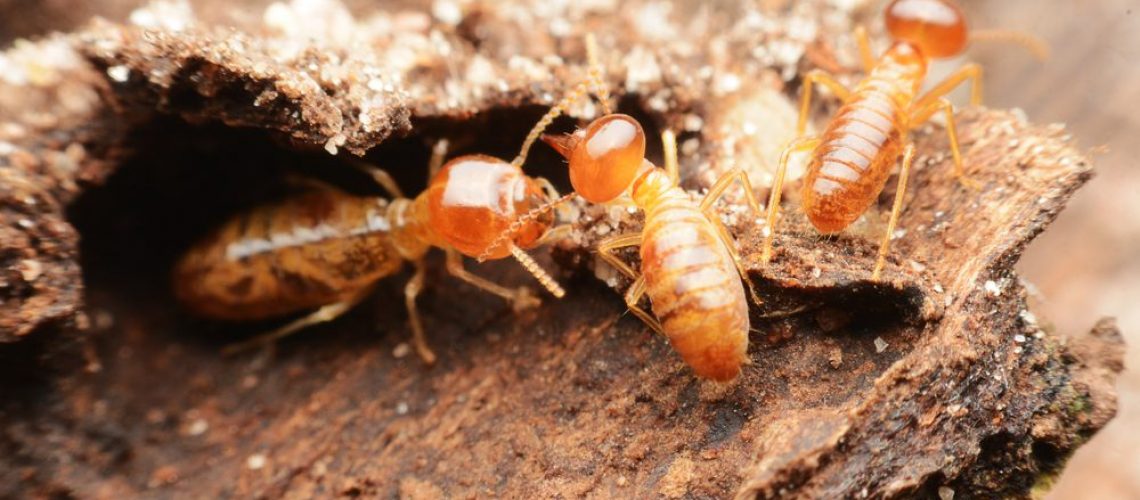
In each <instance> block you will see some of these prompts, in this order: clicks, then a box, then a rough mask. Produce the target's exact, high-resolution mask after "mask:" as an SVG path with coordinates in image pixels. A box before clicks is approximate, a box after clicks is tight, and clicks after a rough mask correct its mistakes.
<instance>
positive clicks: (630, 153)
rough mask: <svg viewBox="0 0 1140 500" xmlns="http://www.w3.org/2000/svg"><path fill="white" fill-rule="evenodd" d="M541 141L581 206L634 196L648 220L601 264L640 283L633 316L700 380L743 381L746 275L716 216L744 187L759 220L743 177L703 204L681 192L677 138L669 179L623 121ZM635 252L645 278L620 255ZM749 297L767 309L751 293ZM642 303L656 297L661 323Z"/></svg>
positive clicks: (668, 147) (632, 293)
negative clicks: (724, 200)
mask: <svg viewBox="0 0 1140 500" xmlns="http://www.w3.org/2000/svg"><path fill="white" fill-rule="evenodd" d="M542 139H543V141H545V142H546V143H547V144H549V145H550V146H552V147H553V148H554V149H555V150H557V151H558V152H559V153H561V154H562V155H563V156H565V157H566V158H567V159H568V160H569V163H570V165H569V168H570V181H571V183H572V184H573V187H574V190H575V191H576V193H577V194H578V195H580V196H582V198H585V199H586V200H587V201H590V202H593V203H606V202H610V201H613V200H614V199H615V198H617V197H618V196H619V195H621V194H622V193H626V192H628V193H629V194H630V196H631V197H632V200H633V203H634V204H635V205H636V206H637V207H638V208H640V209H641V210H642V211H644V212H645V226H644V227H643V228H642V230H641V232H639V233H631V234H624V235H619V236H615V237H611V238H608V239H606V240H604V241H602V242H601V243H599V244H598V256H599V257H601V258H602V259H603V260H605V261H606V262H608V263H609V264H610V265H612V266H614V268H616V269H618V270H619V271H620V272H622V273H624V274H625V275H627V276H629V278H630V279H632V280H633V284H632V285H631V286H630V288H629V290H628V291H627V292H626V294H625V302H626V305H628V306H629V309H630V311H631V312H633V313H634V314H635V315H637V317H639V318H641V319H642V320H643V321H644V322H645V323H646V324H648V325H649V326H650V327H652V328H653V329H654V330H656V331H657V332H659V333H662V334H664V335H665V336H666V337H667V338H668V339H669V342H670V343H671V344H672V346H673V348H674V349H675V350H676V351H677V353H678V354H680V355H681V358H682V359H684V360H685V362H686V363H687V364H688V365H689V366H690V367H692V369H693V371H694V372H695V373H696V374H697V375H698V376H700V377H704V378H709V379H713V380H717V381H728V380H732V379H734V378H736V376H737V375H739V374H740V369H741V367H742V366H743V365H744V364H746V363H748V356H747V354H748V331H749V328H750V326H749V319H748V300H747V297H746V295H745V292H744V287H743V286H742V284H741V280H742V278H744V277H745V276H746V275H745V273H744V269H743V266H742V265H741V261H740V257H739V256H738V255H737V252H736V247H735V244H734V242H733V240H732V237H731V236H730V235H729V234H728V231H727V230H726V229H725V228H724V226H723V225H721V223H720V220H719V219H718V218H717V215H716V214H715V213H714V212H713V211H712V206H713V203H714V202H715V201H716V200H717V199H718V198H720V197H721V196H722V195H723V194H724V192H725V191H726V190H727V189H728V188H729V187H730V186H731V185H732V183H733V182H734V181H737V180H739V181H740V182H741V183H742V184H743V187H744V192H745V194H746V196H747V199H748V204H749V206H750V207H751V208H752V210H753V213H757V214H758V213H759V206H758V205H757V203H756V199H755V198H754V197H753V195H752V188H751V186H750V184H749V182H748V177H747V175H746V174H745V173H744V171H743V170H741V169H733V170H732V171H730V172H728V173H727V174H725V175H724V176H722V177H721V178H720V179H718V180H717V182H716V183H715V184H714V185H713V186H712V188H711V189H710V190H709V193H708V194H707V195H706V196H705V197H704V199H703V200H702V201H701V202H700V203H696V202H694V201H693V200H692V198H690V197H689V194H688V193H687V192H685V191H684V190H682V189H681V187H680V186H679V175H678V166H677V154H676V141H675V138H674V136H673V134H672V133H671V132H669V131H666V132H665V133H663V134H662V141H663V143H664V146H665V168H664V169H661V168H658V167H656V166H655V165H653V163H651V162H650V161H649V160H647V159H645V133H644V131H643V130H642V128H641V124H639V123H638V122H637V121H636V120H635V119H633V118H632V117H630V116H627V115H623V114H608V115H605V116H602V117H601V118H598V119H596V120H594V121H593V122H592V123H590V124H589V125H588V126H587V127H586V128H584V129H581V130H579V131H578V132H576V133H574V134H567V135H559V136H552V135H544V136H543V137H542ZM636 245H640V247H641V249H640V254H641V270H640V273H639V272H637V271H635V270H633V268H631V267H630V266H629V265H628V264H626V263H625V262H623V261H622V260H621V259H620V258H619V257H618V256H617V255H615V254H614V250H616V249H618V248H623V247H630V246H636ZM749 291H750V292H752V297H753V300H756V301H757V302H759V299H758V298H757V296H756V294H755V292H754V291H752V290H751V283H749ZM643 295H648V296H649V300H650V302H651V304H652V308H653V313H654V314H652V315H651V314H649V313H648V312H646V311H645V310H643V309H641V307H640V306H639V305H638V303H639V302H640V301H641V298H642V296H643ZM658 318H660V320H658Z"/></svg>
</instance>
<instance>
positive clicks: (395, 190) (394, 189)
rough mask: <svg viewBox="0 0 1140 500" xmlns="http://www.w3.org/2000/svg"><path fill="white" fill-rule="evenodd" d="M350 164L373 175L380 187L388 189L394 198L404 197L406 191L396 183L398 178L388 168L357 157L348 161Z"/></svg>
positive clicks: (370, 175)
mask: <svg viewBox="0 0 1140 500" xmlns="http://www.w3.org/2000/svg"><path fill="white" fill-rule="evenodd" d="M348 164H349V165H352V167H353V168H355V169H357V170H359V171H361V172H363V173H365V174H368V176H369V177H372V180H373V181H374V182H375V183H376V184H378V185H379V186H380V187H382V188H384V190H385V191H387V192H388V194H389V195H391V196H392V198H403V197H404V192H403V191H402V190H400V185H399V184H396V180H395V179H393V178H392V176H391V175H390V174H388V171H387V170H384V169H382V168H380V167H377V166H376V165H373V164H371V163H368V162H366V161H364V160H359V159H356V158H353V159H350V160H349V161H348Z"/></svg>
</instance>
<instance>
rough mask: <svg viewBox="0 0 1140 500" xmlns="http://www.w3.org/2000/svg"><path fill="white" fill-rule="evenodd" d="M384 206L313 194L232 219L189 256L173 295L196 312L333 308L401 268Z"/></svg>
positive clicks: (249, 315) (218, 315)
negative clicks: (327, 306) (329, 305)
mask: <svg viewBox="0 0 1140 500" xmlns="http://www.w3.org/2000/svg"><path fill="white" fill-rule="evenodd" d="M386 208H387V202H386V201H384V200H382V199H376V198H361V197H356V196H351V195H347V194H344V193H341V192H338V191H333V190H319V191H314V192H310V193H305V194H302V195H299V196H295V197H292V198H289V199H286V200H283V201H281V202H279V203H274V204H270V205H264V206H261V207H258V208H255V209H253V210H250V211H248V212H246V213H243V214H241V215H238V216H237V217H234V218H233V219H231V220H230V221H228V222H227V223H226V224H224V225H222V226H221V227H219V228H218V229H217V230H215V231H214V232H213V233H212V234H210V235H209V236H208V237H206V238H205V239H203V240H202V241H201V242H199V244H198V245H196V246H194V247H193V248H191V249H190V251H188V252H187V253H186V254H185V255H184V256H183V258H182V259H181V260H180V261H179V262H178V264H177V265H176V267H175V269H174V275H173V279H174V283H173V285H174V292H175V295H176V296H177V297H178V299H179V300H180V301H181V302H182V303H183V304H184V305H185V306H186V307H187V308H189V309H190V310H191V311H193V312H195V313H196V314H199V315H202V316H206V317H210V318H215V319H225V320H252V319H262V318H270V317H274V316H280V315H283V314H288V313H291V312H296V311H300V310H304V309H311V308H315V307H319V306H322V305H327V304H331V303H334V302H338V301H340V300H343V299H345V298H347V297H348V296H350V295H352V294H353V293H354V292H356V291H359V290H360V289H362V288H363V287H365V286H368V285H369V284H371V283H372V282H374V281H375V280H377V279H379V278H381V277H383V276H385V275H388V274H392V273H394V272H396V271H397V270H398V269H399V268H400V265H401V263H402V260H401V258H400V256H399V254H398V253H397V252H396V249H395V248H394V247H393V246H392V244H391V242H390V239H389V230H390V228H389V223H388V218H387V214H386Z"/></svg>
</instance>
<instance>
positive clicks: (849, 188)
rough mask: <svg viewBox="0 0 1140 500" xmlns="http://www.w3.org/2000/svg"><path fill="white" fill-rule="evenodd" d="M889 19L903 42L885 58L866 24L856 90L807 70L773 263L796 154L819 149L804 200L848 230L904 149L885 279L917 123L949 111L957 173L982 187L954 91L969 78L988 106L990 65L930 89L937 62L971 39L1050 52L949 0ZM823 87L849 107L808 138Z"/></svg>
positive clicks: (814, 212)
mask: <svg viewBox="0 0 1140 500" xmlns="http://www.w3.org/2000/svg"><path fill="white" fill-rule="evenodd" d="M886 26H887V30H888V32H889V33H890V35H891V37H892V38H893V39H894V43H893V45H891V47H890V48H889V49H887V51H886V52H885V53H884V54H883V55H882V56H881V57H880V58H879V59H878V61H876V60H874V58H873V56H872V52H871V48H870V43H869V41H868V39H867V34H866V31H865V30H863V29H861V28H860V29H858V30H857V32H856V39H857V40H858V44H859V51H860V55H861V59H862V62H863V67H864V70H865V71H866V77H865V78H864V79H863V80H862V81H861V82H859V84H858V85H857V86H856V87H855V88H854V89H853V90H849V89H848V88H847V87H845V86H843V84H841V83H840V82H838V81H837V80H835V79H834V78H832V77H831V76H830V75H828V74H826V73H824V72H822V71H818V70H815V71H811V72H809V73H808V74H807V75H805V77H804V79H803V96H802V99H801V101H800V114H799V122H798V124H797V127H796V132H797V136H798V137H799V138H798V139H796V140H794V141H792V142H791V143H790V144H789V145H788V146H787V148H785V150H784V152H783V154H782V155H781V157H780V164H779V168H778V170H777V172H776V178H775V182H774V183H773V186H772V191H771V195H770V198H769V201H768V215H767V223H768V226H767V231H768V234H767V236H766V238H765V241H764V247H763V252H762V261H763V262H768V261H769V260H770V259H771V257H772V241H773V238H774V237H775V235H776V217H777V214H778V213H779V207H780V195H781V192H782V190H783V183H784V175H785V172H786V170H787V165H788V158H789V157H790V156H791V155H792V154H793V153H796V152H799V151H807V150H811V151H812V153H811V157H810V158H811V159H810V161H809V163H808V166H807V170H806V172H805V174H804V177H803V181H802V183H803V184H802V188H801V189H802V191H801V200H802V201H801V203H802V205H803V210H804V212H805V213H806V215H807V218H808V220H809V221H811V223H812V225H813V226H815V228H816V229H817V230H819V231H820V232H821V233H824V234H832V233H837V232H839V231H842V230H843V229H845V228H846V227H847V226H849V225H851V223H853V222H854V221H855V220H856V219H858V218H859V216H860V215H862V214H863V213H864V212H865V211H866V210H867V209H868V208H869V207H870V206H871V204H873V203H874V202H875V200H876V199H877V198H878V196H879V193H881V192H882V191H883V188H884V187H885V185H886V182H887V178H888V177H889V176H890V173H891V170H893V168H894V166H895V163H896V161H897V160H898V158H899V157H900V156H901V157H902V166H901V168H900V171H899V177H898V189H897V191H896V193H895V199H894V204H893V206H892V208H891V215H890V219H889V222H888V223H887V231H886V234H885V235H884V236H883V239H882V243H880V245H879V253H878V258H877V260H876V262H875V267H874V270H873V271H872V273H871V278H872V279H878V278H879V275H880V273H881V272H882V269H883V266H884V264H885V262H886V257H887V254H888V252H889V249H890V243H891V237H892V234H893V233H894V230H895V225H896V224H897V222H898V217H899V212H900V211H901V209H902V203H903V198H904V195H905V193H906V183H907V177H908V176H909V173H910V167H911V163H912V161H913V160H914V144H913V143H912V142H911V140H910V138H909V136H908V134H909V132H910V131H911V130H913V129H914V128H916V127H918V126H920V125H922V124H923V123H925V122H926V121H927V120H929V119H930V118H931V117H932V116H934V115H935V114H936V113H938V112H939V111H942V112H943V113H944V114H945V117H946V133H947V135H948V136H949V139H950V152H951V154H952V156H953V160H954V175H955V176H957V178H958V179H959V181H960V182H961V183H962V184H964V185H965V186H967V187H970V188H974V187H976V184H975V183H974V182H973V181H971V180H970V179H969V178H967V177H966V172H965V168H964V167H963V164H962V153H961V150H960V148H959V145H958V133H957V129H956V127H955V124H954V108H953V105H951V104H950V101H949V100H947V99H946V97H945V95H946V94H948V93H949V92H950V91H952V90H954V89H955V88H957V87H958V86H959V85H961V84H963V83H965V82H967V81H969V82H970V84H971V97H970V103H971V105H975V106H976V105H979V104H981V100H982V86H981V75H982V68H981V66H979V65H977V64H973V63H971V64H967V65H965V66H963V67H961V68H959V69H958V70H957V71H955V72H954V73H952V74H951V75H950V76H948V77H946V78H945V79H944V80H943V81H942V82H940V83H938V84H937V85H935V86H934V87H933V88H931V90H930V91H928V92H927V93H925V94H923V95H919V90H920V89H921V87H922V83H923V80H924V79H925V76H926V72H927V66H928V64H929V63H930V60H931V59H932V58H946V57H952V56H956V55H958V54H961V53H962V52H963V51H964V50H965V48H966V45H967V42H968V41H969V40H970V39H978V38H989V39H998V40H1006V41H1013V42H1018V43H1022V44H1024V45H1027V46H1029V47H1030V49H1031V50H1034V51H1035V52H1037V53H1038V55H1039V56H1040V57H1042V58H1043V57H1045V56H1044V51H1045V49H1044V48H1043V45H1041V44H1040V42H1038V41H1036V40H1033V39H1031V38H1029V37H1023V36H1020V35H1018V34H1012V33H1007V32H999V31H992V32H984V33H981V34H979V33H975V34H974V35H970V34H969V31H968V30H967V27H966V21H965V17H964V15H963V14H962V11H961V9H960V8H959V7H958V6H957V5H955V4H954V3H953V2H951V1H949V0H894V1H892V2H891V3H890V4H889V5H888V6H887V9H886ZM820 84H822V85H824V86H826V87H827V88H829V89H831V91H832V92H833V93H834V94H835V95H836V96H837V97H839V99H841V100H842V101H843V105H842V107H840V108H839V111H837V112H836V114H835V116H834V117H833V118H832V120H831V121H830V122H829V124H828V125H827V128H826V129H825V130H824V132H823V134H821V135H820V136H819V137H803V136H804V132H805V131H806V127H807V119H808V113H809V110H810V107H811V93H812V87H813V86H814V85H820Z"/></svg>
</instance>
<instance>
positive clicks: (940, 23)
mask: <svg viewBox="0 0 1140 500" xmlns="http://www.w3.org/2000/svg"><path fill="white" fill-rule="evenodd" d="M886 21H887V31H889V32H890V33H891V37H893V38H894V39H896V40H899V41H904V42H907V43H911V44H914V45H915V46H916V47H918V48H919V50H921V51H922V52H923V55H925V56H927V57H952V56H955V55H958V54H961V53H962V51H964V50H966V42H967V39H968V37H969V35H968V31H967V28H966V16H965V15H964V14H963V13H962V9H961V8H960V7H958V6H957V5H956V4H954V3H953V2H950V1H948V0H894V1H893V2H891V4H890V5H888V6H887V12H886Z"/></svg>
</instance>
